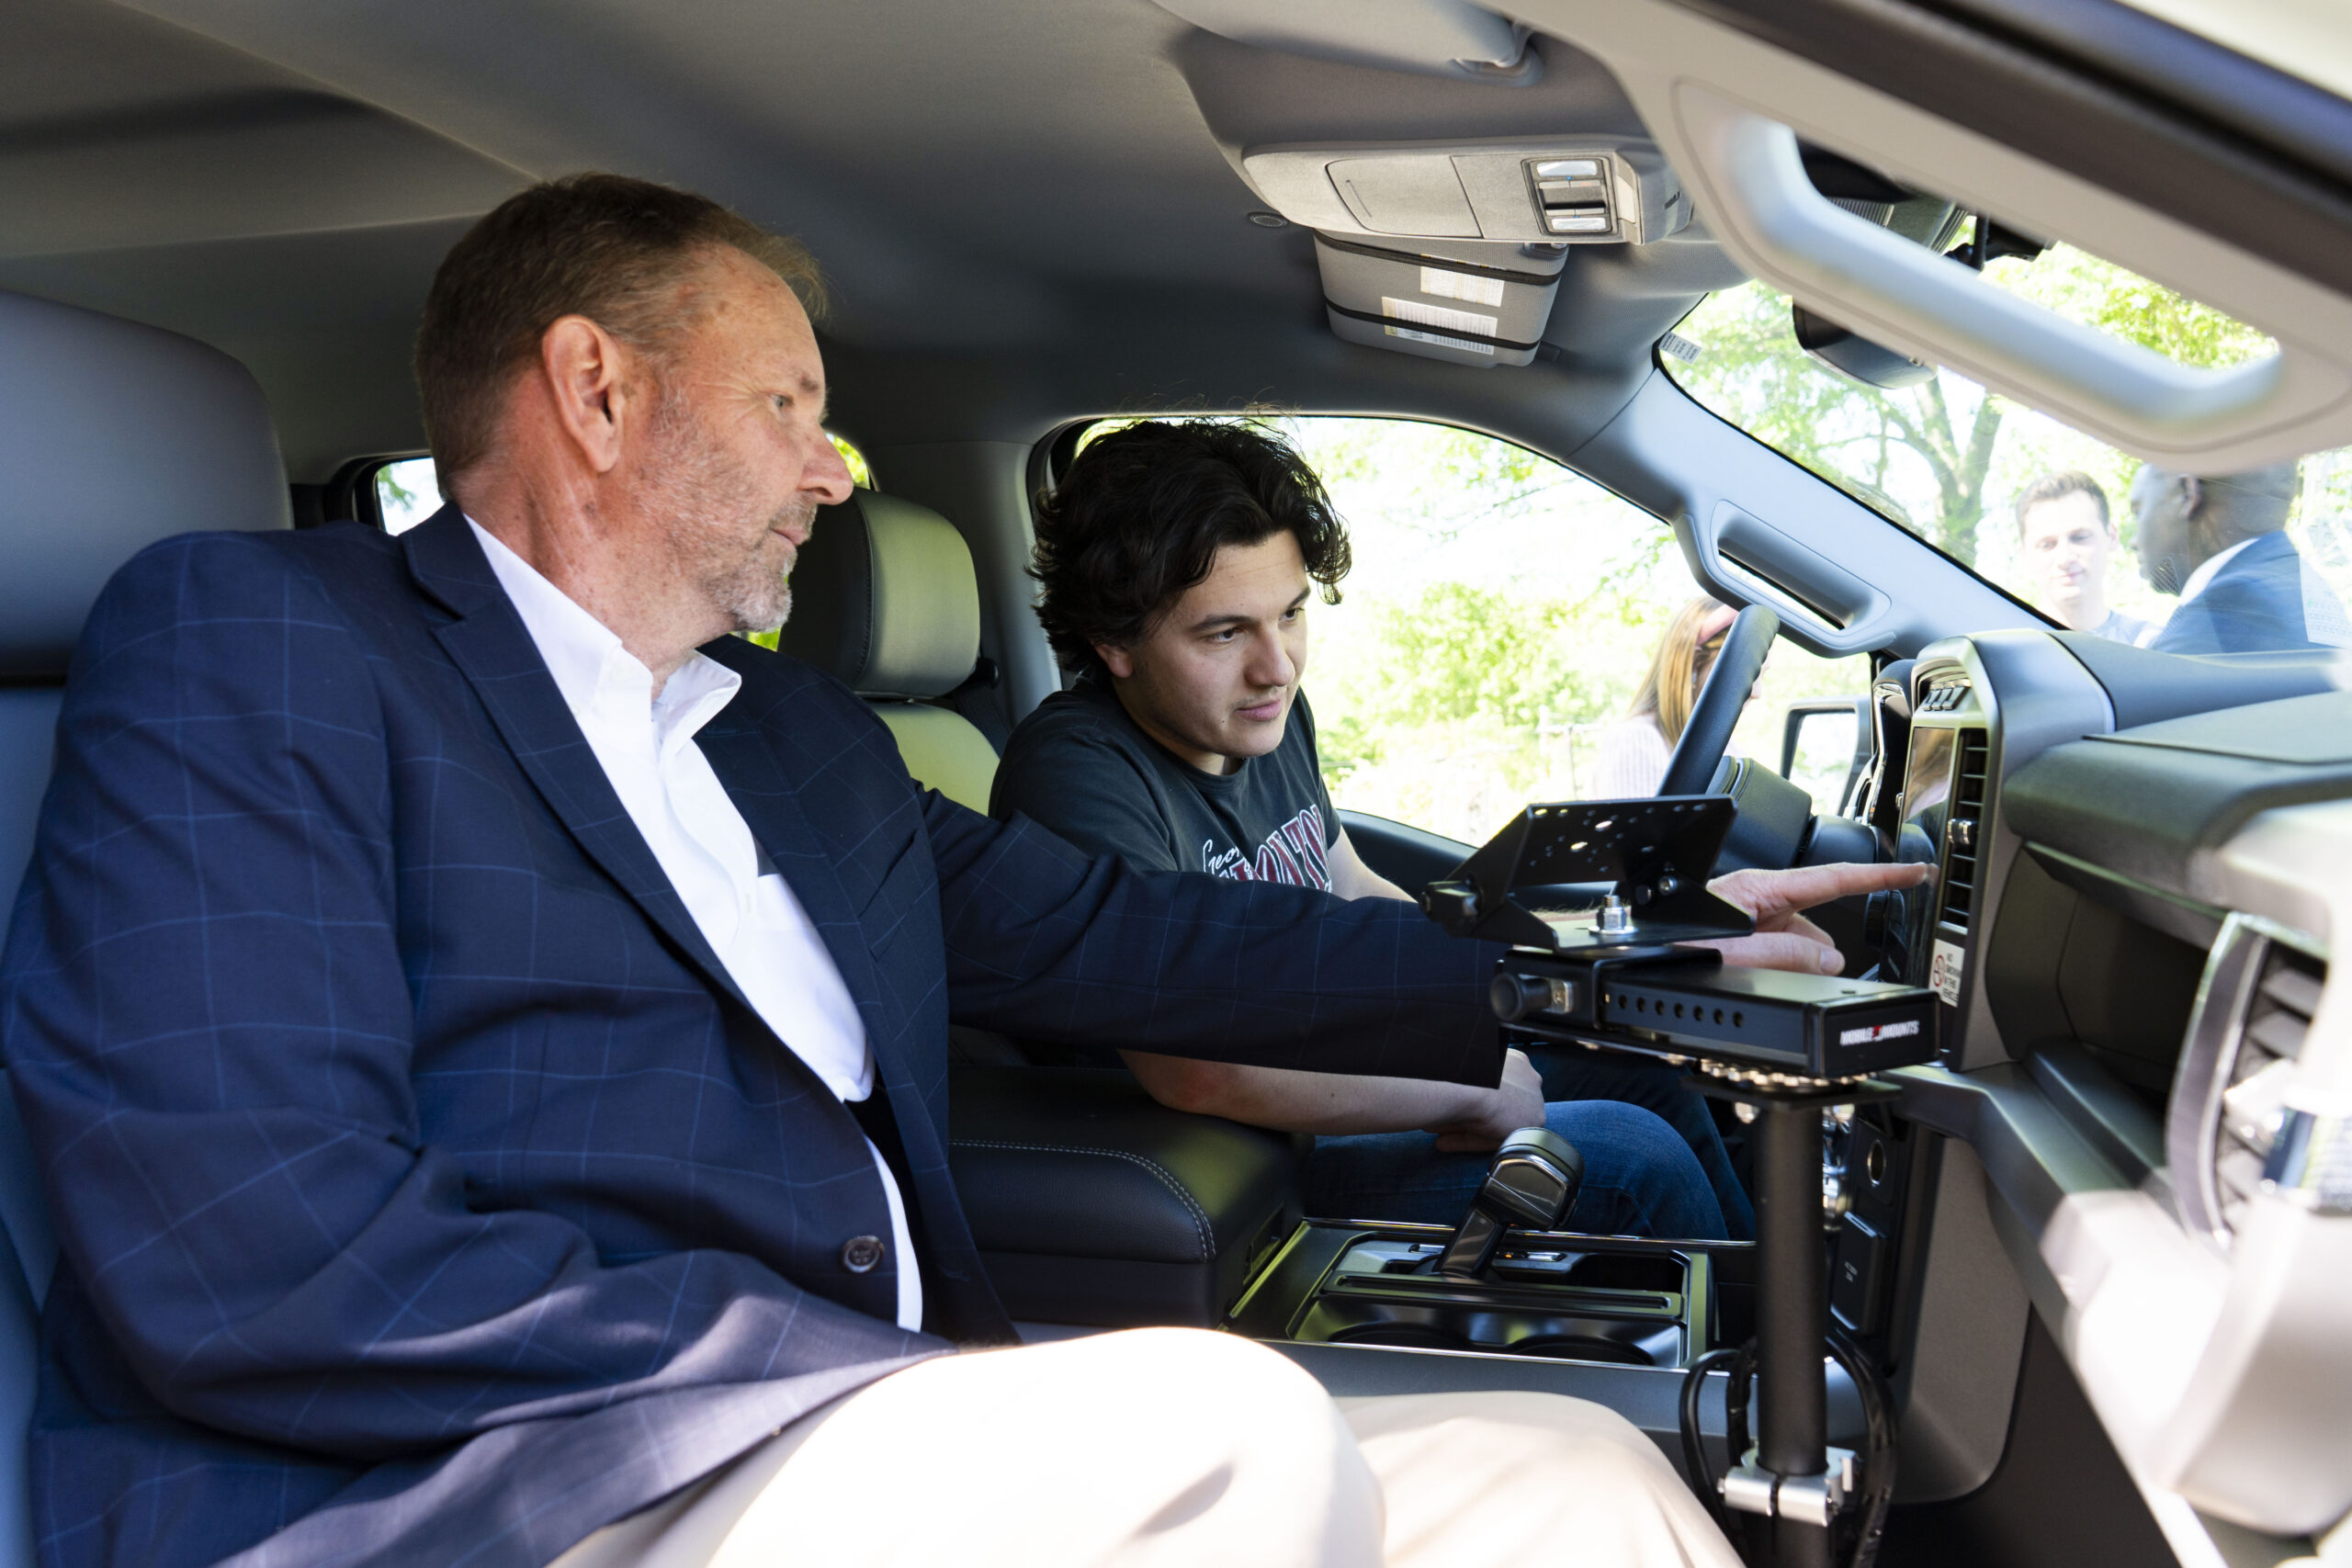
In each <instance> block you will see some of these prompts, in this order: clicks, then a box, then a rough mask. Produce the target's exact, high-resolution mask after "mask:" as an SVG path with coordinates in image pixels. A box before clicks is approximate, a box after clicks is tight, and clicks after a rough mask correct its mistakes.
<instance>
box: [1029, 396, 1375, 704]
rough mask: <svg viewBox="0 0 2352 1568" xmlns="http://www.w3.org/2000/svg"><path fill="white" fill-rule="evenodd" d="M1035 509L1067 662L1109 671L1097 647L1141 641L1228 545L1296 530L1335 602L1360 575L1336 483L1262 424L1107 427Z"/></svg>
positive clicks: (1310, 572)
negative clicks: (1333, 489) (1347, 581)
mask: <svg viewBox="0 0 2352 1568" xmlns="http://www.w3.org/2000/svg"><path fill="white" fill-rule="evenodd" d="M1036 519H1037V549H1036V554H1035V558H1033V560H1032V562H1031V565H1030V568H1029V575H1030V576H1032V577H1034V578H1035V579H1036V580H1037V581H1038V583H1039V585H1040V586H1041V587H1042V589H1043V590H1044V592H1042V593H1041V594H1040V595H1039V596H1038V600H1037V619H1038V620H1039V621H1041V622H1043V623H1044V625H1045V627H1046V637H1047V639H1048V640H1049V641H1051V642H1052V643H1053V645H1054V656H1055V657H1056V658H1057V659H1058V660H1061V663H1062V666H1063V668H1065V669H1068V670H1073V671H1083V670H1093V669H1099V668H1100V667H1101V665H1102V660H1101V658H1100V657H1099V656H1098V655H1097V654H1096V653H1095V651H1094V646H1095V644H1097V643H1107V644H1109V645H1110V646H1111V647H1113V648H1131V647H1133V646H1134V645H1135V644H1136V643H1137V642H1140V641H1141V640H1142V639H1143V638H1144V637H1146V636H1148V635H1149V633H1150V631H1151V628H1152V626H1153V625H1154V624H1155V623H1156V622H1158V621H1159V618H1160V617H1161V616H1162V615H1166V614H1167V613H1168V612H1169V611H1170V609H1171V608H1173V607H1174V605H1175V604H1176V601H1177V600H1179V599H1181V598H1182V597H1183V595H1184V592H1185V591H1186V590H1187V589H1190V588H1191V587H1192V586H1193V584H1195V583H1197V582H1199V581H1202V580H1203V579H1204V578H1205V577H1207V576H1208V574H1209V570H1210V568H1211V567H1212V566H1214V565H1215V564H1216V552H1217V550H1218V549H1219V548H1220V547H1223V546H1226V545H1254V544H1257V543H1259V542H1260V541H1261V540H1264V539H1268V538H1272V536H1274V535H1275V534H1276V533H1277V532H1279V531H1281V530H1283V529H1285V528H1286V529H1288V530H1289V531H1290V533H1291V534H1292V536H1294V537H1295V538H1296V539H1297V540H1298V553H1299V554H1300V555H1301V556H1303V557H1305V558H1306V575H1307V576H1309V577H1311V578H1313V579H1314V580H1315V581H1317V583H1320V584H1321V585H1322V591H1323V592H1322V597H1323V602H1324V603H1325V604H1338V603H1339V602H1340V579H1341V578H1343V577H1345V576H1346V575H1347V574H1348V566H1349V555H1348V531H1347V527H1346V525H1344V524H1342V523H1341V522H1340V515H1339V513H1337V512H1335V511H1333V510H1332V507H1331V498H1330V497H1329V495H1327V494H1326V493H1324V490H1323V481H1322V480H1320V479H1317V478H1316V477H1315V470H1314V469H1312V468H1308V467H1307V466H1306V459H1305V458H1304V457H1300V456H1299V455H1298V453H1297V452H1296V451H1295V450H1294V449H1293V448H1292V447H1291V446H1290V445H1289V444H1288V443H1287V442H1285V441H1283V439H1282V438H1281V437H1279V436H1277V435H1275V434H1273V433H1272V431H1270V430H1268V429H1266V428H1265V427H1264V426H1263V425H1261V424H1259V423H1255V422H1254V421H1227V420H1206V419H1199V420H1183V421H1169V420H1156V419H1148V420H1144V421H1142V422H1140V423H1136V424H1131V425H1128V426H1127V427H1126V428H1125V429H1124V430H1117V431H1114V432H1112V433H1111V434H1108V435H1104V436H1101V437H1098V438H1097V439H1096V440H1094V441H1093V442H1092V443H1091V444H1090V445H1089V446H1087V447H1086V449H1085V450H1084V451H1082V452H1080V454H1079V455H1078V458H1077V460H1076V461H1075V462H1073V463H1071V464H1070V466H1069V472H1068V473H1066V474H1064V475H1063V476H1062V481H1061V483H1060V484H1059V485H1057V486H1056V487H1055V488H1054V489H1052V490H1050V491H1041V492H1040V493H1039V494H1038V496H1037V500H1036Z"/></svg>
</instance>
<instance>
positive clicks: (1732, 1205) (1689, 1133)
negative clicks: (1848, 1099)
mask: <svg viewBox="0 0 2352 1568" xmlns="http://www.w3.org/2000/svg"><path fill="white" fill-rule="evenodd" d="M1528 1059H1529V1060H1530V1061H1532V1062H1533V1063H1534V1065H1535V1070H1536V1071H1537V1072H1538V1073H1540V1074H1542V1075H1543V1078H1544V1099H1545V1100H1623V1102H1624V1103H1626V1104H1627V1105H1638V1106H1640V1107H1642V1108H1643V1109H1644V1110H1645V1111H1656V1112H1657V1114H1658V1115H1659V1116H1660V1117H1662V1118H1663V1119H1664V1120H1665V1122H1666V1124H1667V1125H1668V1126H1669V1127H1671V1128H1673V1129H1674V1130H1675V1131H1676V1132H1678V1133H1679V1134H1682V1140H1683V1142H1685V1143H1687V1144H1689V1145H1691V1153H1692V1154H1694V1155H1696V1156H1699V1168H1700V1169H1702V1170H1703V1171H1705V1172H1706V1173H1707V1185H1708V1186H1710V1187H1712V1188H1713V1189H1714V1193H1715V1201H1716V1202H1717V1203H1719V1204H1721V1205H1722V1207H1723V1212H1724V1223H1725V1224H1728V1225H1729V1226H1730V1227H1731V1232H1730V1235H1731V1239H1732V1240H1734V1241H1754V1240H1755V1239H1756V1210H1755V1208H1754V1207H1753V1206H1752V1205H1751V1204H1750V1203H1749V1202H1748V1201H1747V1190H1746V1189H1745V1188H1743V1187H1741V1186H1740V1184H1739V1178H1738V1177H1737V1176H1736V1175H1735V1174H1734V1173H1733V1171H1732V1168H1731V1156H1729V1155H1728V1154H1726V1153H1724V1135H1723V1134H1721V1133H1719V1132H1717V1131H1716V1130H1715V1119H1714V1118H1713V1116H1711V1115H1709V1114H1708V1113H1707V1102H1706V1100H1705V1099H1704V1098H1703V1097H1702V1096H1701V1095H1699V1094H1697V1093H1695V1092H1693V1091H1692V1090H1691V1089H1685V1088H1683V1087H1682V1069H1681V1068H1679V1067H1676V1066H1668V1064H1666V1063H1664V1062H1650V1061H1644V1060H1643V1059H1642V1058H1641V1057H1639V1056H1629V1055H1621V1054H1614V1053H1611V1052H1605V1051H1588V1050H1586V1049H1584V1048H1583V1047H1582V1046H1580V1045H1569V1046H1556V1047H1549V1048H1547V1047H1544V1046H1540V1045H1539V1046H1537V1047H1535V1048H1534V1049H1532V1050H1531V1051H1529V1052H1528ZM1568 1141H1569V1142H1570V1143H1574V1142H1575V1141H1576V1140H1575V1139H1573V1138H1571V1139H1569V1140H1568Z"/></svg>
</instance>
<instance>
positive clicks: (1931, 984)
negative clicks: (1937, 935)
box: [1928, 942, 1961, 1007]
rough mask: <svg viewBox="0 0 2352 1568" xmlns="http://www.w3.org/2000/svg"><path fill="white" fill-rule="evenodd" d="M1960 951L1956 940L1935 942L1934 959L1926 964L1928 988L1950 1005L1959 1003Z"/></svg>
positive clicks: (1955, 1005) (1956, 1005) (1953, 1005)
mask: <svg viewBox="0 0 2352 1568" xmlns="http://www.w3.org/2000/svg"><path fill="white" fill-rule="evenodd" d="M1960 972H1961V951H1960V944H1959V943H1957V942H1937V943H1936V953H1935V959H1934V961H1933V962H1932V963H1930V964H1928V989H1929V990H1931V991H1933V992H1935V993H1936V995H1938V996H1939V997H1941V998H1943V999H1944V1001H1945V1004H1946V1005H1947V1006H1951V1007H1958V1006H1959V1005H1960Z"/></svg>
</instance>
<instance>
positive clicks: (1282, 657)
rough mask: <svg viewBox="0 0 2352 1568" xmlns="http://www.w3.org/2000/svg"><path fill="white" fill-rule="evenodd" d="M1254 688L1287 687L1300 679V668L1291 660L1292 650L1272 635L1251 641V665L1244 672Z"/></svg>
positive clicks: (1254, 638)
mask: <svg viewBox="0 0 2352 1568" xmlns="http://www.w3.org/2000/svg"><path fill="white" fill-rule="evenodd" d="M1242 672H1243V673H1244V674H1245V675H1247V676H1248V677H1249V679H1250V684H1251V685H1253V686H1258V687H1261V688H1262V687H1267V686H1287V685H1289V684H1290V683H1291V682H1293V681H1295V680H1296V679H1298V666H1297V665H1296V664H1295V663H1294V662H1293V661H1292V660H1291V656H1290V649H1287V648H1284V647H1283V639H1282V638H1281V637H1276V636H1274V635H1272V633H1266V634H1262V635H1261V636H1259V637H1253V638H1251V639H1250V663H1249V665H1248V667H1247V668H1246V669H1245V670H1244V671H1242Z"/></svg>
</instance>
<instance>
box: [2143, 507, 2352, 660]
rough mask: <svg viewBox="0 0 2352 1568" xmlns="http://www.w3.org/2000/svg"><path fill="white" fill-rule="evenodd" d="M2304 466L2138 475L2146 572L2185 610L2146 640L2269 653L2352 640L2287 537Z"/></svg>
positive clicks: (2167, 647)
mask: <svg viewBox="0 0 2352 1568" xmlns="http://www.w3.org/2000/svg"><path fill="white" fill-rule="evenodd" d="M2300 487H2301V473H2300V470H2299V468H2298V467H2297V465H2295V464H2293V463H2275V464H2273V465H2271V466H2270V467H2269V468H2256V469H2252V470H2250V471H2248V472H2246V473H2243V474H2208V475H2202V476H2199V475H2194V474H2183V473H2176V472H2174V471H2172V470H2170V469H2167V468H2157V467H2155V466H2154V464H2150V465H2149V466H2148V467H2146V468H2142V469H2141V470H2140V472H2139V475H2138V477H2137V478H2135V479H2132V481H2131V505H2132V508H2133V510H2134V511H2135V512H2136V513H2138V514H2139V519H2140V572H2141V575H2142V576H2143V577H2145V578H2146V579H2147V581H2148V584H2149V586H2150V587H2152V588H2154V590H2155V591H2156V592H2159V593H2177V594H2178V595H2180V608H2178V609H2177V610H2175V611H2174V612H2173V613H2172V619H2170V620H2168V621H2166V622H2165V626H2164V629H2163V630H2162V631H2160V632H2158V633H2157V634H2156V635H2155V636H2154V637H2153V638H2151V639H2150V640H2149V642H2148V644H2147V646H2148V647H2150V648H2153V649H2157V650H2158V651H2159V652H2163V653H2264V652H2281V651H2295V650H2303V649H2322V648H2344V647H2346V646H2352V620H2347V618H2346V615H2345V614H2344V604H2343V602H2342V601H2340V600H2339V599H2337V598H2336V596H2335V591H2334V590H2333V589H2331V588H2330V587H2328V585H2327V582H2326V581H2325V580H2324V579H2323V578H2322V577H2320V576H2319V574H2318V573H2316V572H2314V571H2313V570H2312V569H2311V563H2310V562H2308V561H2306V560H2304V559H2303V558H2302V555H2301V552H2299V551H2298V550H2297V549H2296V548H2295V544H2294V541H2293V540H2291V539H2290V538H2288V537H2287V519H2288V517H2289V515H2290V513H2292V512H2293V511H2294V506H2295V494H2296V491H2297V490H2298V489H2299V488H2300Z"/></svg>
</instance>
